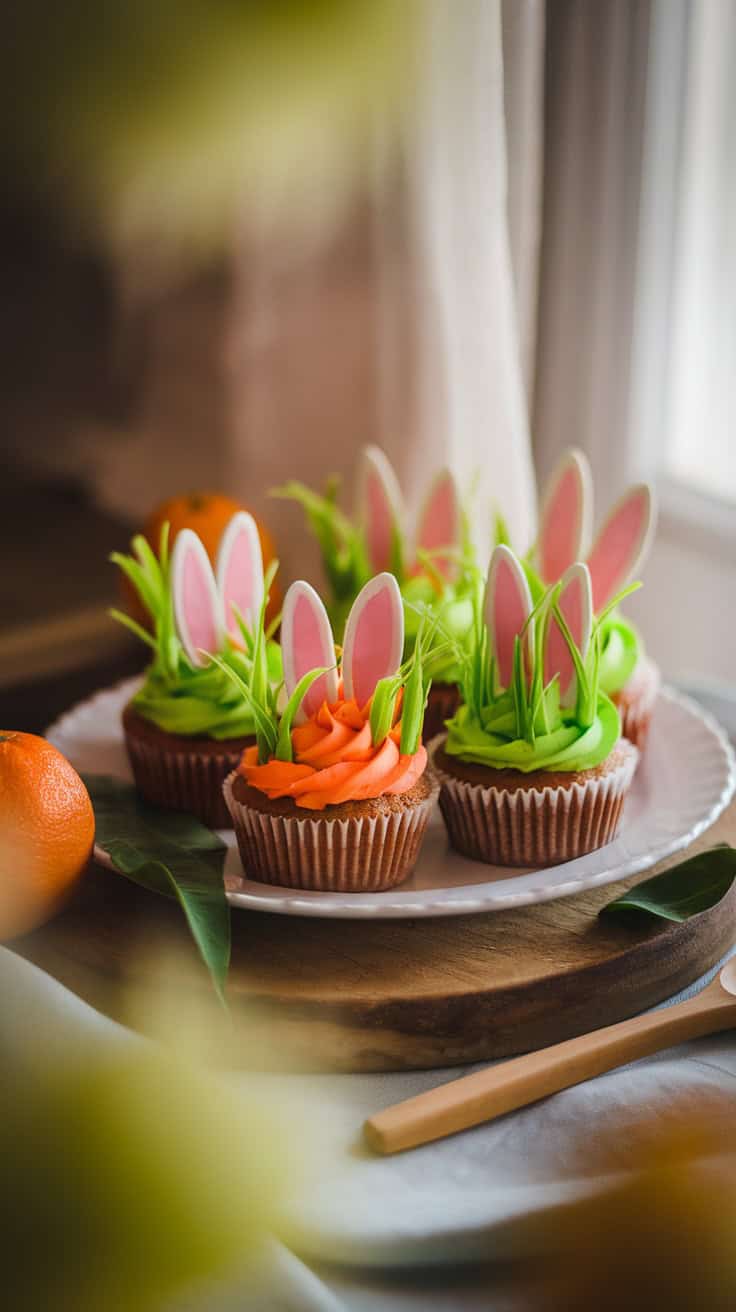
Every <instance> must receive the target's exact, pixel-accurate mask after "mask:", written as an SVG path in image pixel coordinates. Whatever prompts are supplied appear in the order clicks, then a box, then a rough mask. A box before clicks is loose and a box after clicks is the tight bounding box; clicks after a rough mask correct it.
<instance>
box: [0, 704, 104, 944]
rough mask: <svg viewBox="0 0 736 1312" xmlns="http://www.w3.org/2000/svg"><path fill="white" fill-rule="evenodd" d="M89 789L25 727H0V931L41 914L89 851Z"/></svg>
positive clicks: (16, 929) (19, 927) (5, 934)
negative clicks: (17, 729) (23, 729)
mask: <svg viewBox="0 0 736 1312" xmlns="http://www.w3.org/2000/svg"><path fill="white" fill-rule="evenodd" d="M94 836H95V817H94V813H93V811H92V803H91V802H90V800H89V794H88V792H87V789H86V788H85V786H84V784H83V783H82V780H81V779H80V778H79V775H78V774H77V772H76V770H75V769H74V768H73V767H72V766H71V765H70V764H69V762H68V761H67V759H66V757H65V756H62V754H61V752H59V751H57V750H56V748H55V747H52V746H51V743H48V742H46V739H45V738H39V737H37V736H36V734H33V733H15V732H13V731H10V730H8V731H4V732H3V731H0V939H6V938H12V937H14V936H15V935H16V934H22V933H25V932H26V931H27V930H29V929H32V928H33V926H34V925H37V924H40V923H41V922H42V921H44V920H47V919H48V917H49V916H50V915H52V914H53V912H54V911H55V909H56V907H57V906H58V904H59V903H60V901H61V900H62V898H63V897H64V894H65V893H67V892H68V890H69V889H70V888H71V887H72V886H73V884H74V883H75V882H76V880H77V879H78V878H79V876H80V874H81V873H82V871H83V870H84V868H85V866H86V864H87V862H88V861H89V858H90V856H91V854H92V845H93V843H94Z"/></svg>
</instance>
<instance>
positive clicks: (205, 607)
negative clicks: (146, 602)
mask: <svg viewBox="0 0 736 1312" xmlns="http://www.w3.org/2000/svg"><path fill="white" fill-rule="evenodd" d="M182 601H183V611H184V617H185V620H186V625H187V630H188V632H189V641H190V643H191V645H192V647H193V648H194V649H195V650H200V649H201V650H202V651H208V652H216V651H217V648H218V646H219V635H218V632H217V623H216V617H215V613H214V610H215V607H214V601H213V588H212V585H211V583H210V580H209V579H208V578H207V575H206V574H205V572H204V568H203V564H202V561H201V560H200V559H199V558H198V556H197V555H196V554H195V552H194V551H188V552H187V555H186V557H185V560H184V571H183V578H182Z"/></svg>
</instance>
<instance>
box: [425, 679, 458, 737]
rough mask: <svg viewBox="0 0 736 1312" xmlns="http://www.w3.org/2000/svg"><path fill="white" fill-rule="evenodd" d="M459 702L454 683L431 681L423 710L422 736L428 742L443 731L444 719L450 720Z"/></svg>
mask: <svg viewBox="0 0 736 1312" xmlns="http://www.w3.org/2000/svg"><path fill="white" fill-rule="evenodd" d="M459 704H460V693H459V691H458V688H457V685H456V684H454V683H433V684H432V687H431V688H430V690H429V698H428V701H427V707H426V710H425V712H424V728H423V730H422V737H423V739H424V741H425V743H428V742H430V741H431V740H432V738H434V737H435V736H436V734H438V733H444V732H445V720H450V719H451V718H452V716H453V715H454V714H455V711H456V710H457V708H458V706H459Z"/></svg>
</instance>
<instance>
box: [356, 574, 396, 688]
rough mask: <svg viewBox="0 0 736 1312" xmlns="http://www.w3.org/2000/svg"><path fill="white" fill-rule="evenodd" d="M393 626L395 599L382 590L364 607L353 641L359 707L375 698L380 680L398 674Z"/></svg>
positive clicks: (386, 590) (384, 589) (385, 589)
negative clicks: (396, 671)
mask: <svg viewBox="0 0 736 1312" xmlns="http://www.w3.org/2000/svg"><path fill="white" fill-rule="evenodd" d="M394 623H395V610H394V605H393V599H392V597H391V594H390V592H389V591H388V589H387V588H382V589H381V591H380V592H377V593H376V594H375V596H373V597H370V598H369V600H368V601H367V602H366V603H365V605H364V607H363V609H362V611H361V613H360V616H359V618H358V623H357V625H356V629H355V634H354V638H353V648H352V662H351V672H352V683H353V696H354V698H355V700H356V701H357V703H358V705H359V706H365V703H366V702H367V701H368V700H369V698H370V697H372V696H373V693H374V691H375V687H376V684H377V683H378V680H379V679H382V678H384V676H385V675H387V674H394V673H395V660H394V636H395V635H394Z"/></svg>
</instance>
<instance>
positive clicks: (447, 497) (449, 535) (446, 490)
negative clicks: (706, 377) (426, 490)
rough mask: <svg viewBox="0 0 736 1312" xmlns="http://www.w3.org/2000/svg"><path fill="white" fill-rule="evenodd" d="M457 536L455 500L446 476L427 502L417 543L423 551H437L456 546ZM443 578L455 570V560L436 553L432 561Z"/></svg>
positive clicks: (449, 575)
mask: <svg viewBox="0 0 736 1312" xmlns="http://www.w3.org/2000/svg"><path fill="white" fill-rule="evenodd" d="M458 537H459V525H458V513H457V502H456V499H455V489H454V487H453V484H452V480H451V479H449V478H447V479H444V480H443V481H442V483H440V485H439V487H438V488H437V490H436V492H435V493H434V495H433V496H432V498H431V499H430V501H429V502H428V504H427V507H426V509H425V511H424V514H423V516H422V524H421V528H420V532H419V540H418V543H417V545H418V546H420V547H423V548H424V550H425V551H432V552H435V551H439V550H440V548H442V547H457V542H458ZM432 563H433V565H434V567H435V569H438V570H439V572H440V573H441V574H443V575H444V576H445V578H450V577H451V576H452V575H453V573H454V571H455V568H456V566H455V562H454V561H453V560H452V559H451V558H450V557H449V556H441V555H437V556H434V557H433V561H432Z"/></svg>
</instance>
